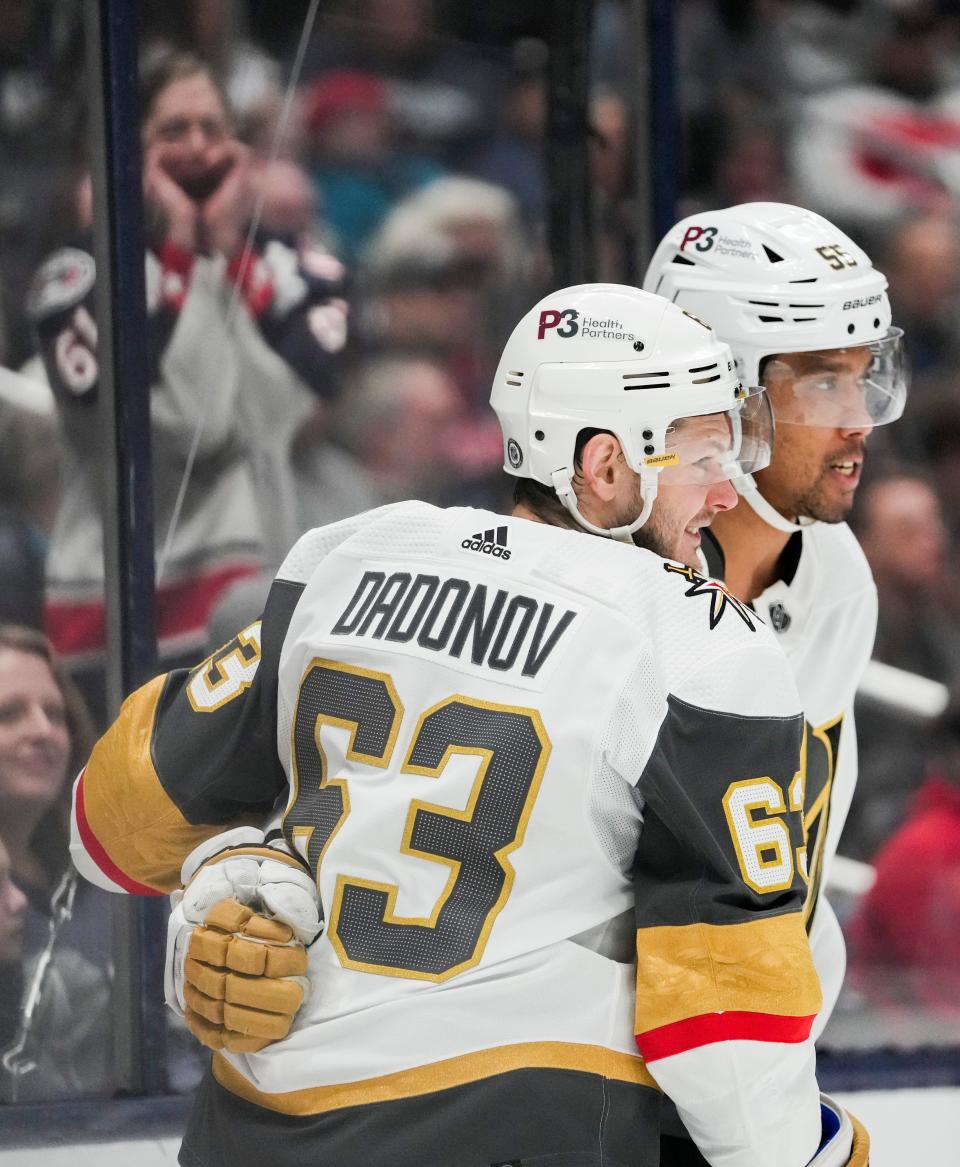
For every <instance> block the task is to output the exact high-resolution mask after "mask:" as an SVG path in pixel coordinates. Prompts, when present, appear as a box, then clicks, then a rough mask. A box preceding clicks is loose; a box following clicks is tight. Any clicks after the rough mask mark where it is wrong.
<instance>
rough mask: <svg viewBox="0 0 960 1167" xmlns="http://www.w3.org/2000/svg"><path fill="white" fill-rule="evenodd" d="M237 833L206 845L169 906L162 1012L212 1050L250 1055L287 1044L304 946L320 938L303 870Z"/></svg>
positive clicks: (258, 835) (303, 984) (300, 989)
mask: <svg viewBox="0 0 960 1167" xmlns="http://www.w3.org/2000/svg"><path fill="white" fill-rule="evenodd" d="M263 839H264V836H263V832H262V831H258V830H256V829H254V828H251V827H239V828H236V829H235V830H232V831H225V832H224V833H223V834H221V835H217V836H215V837H214V838H213V839H208V840H207V841H206V842H205V843H203V844H201V845H200V846H199V847H197V848H196V849H195V850H194V851H193V852H191V854H190V855H189V856H188V857H187V859H186V861H185V862H184V865H183V870H182V873H181V875H182V878H183V881H184V885H185V886H184V888H183V890H182V891H180V892H174V895H173V896H172V897H171V899H172V902H173V911H172V912H171V915H170V923H169V925H168V929H167V960H166V967H165V970H164V989H165V996H166V1000H167V1003H168V1004H169V1005H170V1007H171V1008H172V1009H173V1010H174V1011H175V1012H176V1013H178V1014H180V1016H182V1017H183V1018H184V1020H185V1021H186V1024H187V1026H188V1028H189V1029H190V1031H191V1032H192V1033H193V1034H194V1036H195V1037H197V1038H198V1039H199V1040H200V1041H201V1042H202V1043H203V1044H204V1045H206V1046H208V1047H209V1048H211V1049H226V1050H230V1051H232V1052H234V1053H254V1052H256V1051H257V1050H259V1049H263V1047H264V1046H266V1045H269V1044H270V1043H271V1042H274V1041H278V1040H280V1039H281V1038H283V1037H286V1035H287V1033H288V1032H289V1031H290V1027H291V1025H292V1024H293V1020H294V1017H295V1016H296V1014H297V1011H298V1009H299V1008H300V1006H301V1005H302V1004H303V1001H304V1000H305V999H306V996H307V994H308V992H309V985H310V982H309V980H308V977H307V968H308V961H307V952H306V946H307V945H308V944H311V943H312V942H313V941H314V940H315V939H316V938H317V936H319V935H320V932H321V931H322V922H321V918H320V903H319V898H318V896H317V892H316V888H315V886H314V882H313V880H312V879H311V878H310V876H309V875H308V874H307V872H306V871H305V870H304V867H303V865H302V864H301V863H300V862H299V861H298V860H297V859H295V858H294V857H293V856H292V855H290V854H288V853H286V852H285V851H283V850H277V849H274V848H271V847H267V846H264V842H263Z"/></svg>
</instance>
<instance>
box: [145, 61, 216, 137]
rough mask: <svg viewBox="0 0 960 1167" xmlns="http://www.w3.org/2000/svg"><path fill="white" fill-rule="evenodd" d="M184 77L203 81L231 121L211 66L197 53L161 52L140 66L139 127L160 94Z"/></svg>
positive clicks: (214, 70) (214, 71)
mask: <svg viewBox="0 0 960 1167" xmlns="http://www.w3.org/2000/svg"><path fill="white" fill-rule="evenodd" d="M188 77H206V78H208V79H209V81H210V82H211V84H212V85H213V86H214V87H215V88H216V90H217V92H218V93H219V94H220V100H221V101H222V102H223V108H224V110H225V111H226V113H227V116H228V118H229V117H231V116H232V115H231V111H230V103H229V101H228V100H227V93H226V90H225V89H224V86H223V81H222V80H221V78H220V76H219V74H218V73H217V71H216V69H215V68H214V67H213V65H212V64H211V63H210V62H209V61H206V60H204V58H203V57H201V56H199V55H198V54H197V53H185V52H177V51H165V52H161V53H160V54H158V55H156V56H151V57H149V58H148V60H147V61H146V62H145V63H144V65H143V66H142V69H141V73H140V125H141V126H142V125H143V124H144V123H145V122H146V120H147V118H148V117H149V116H150V114H151V112H152V110H153V106H154V103H155V102H156V100H157V98H158V97H159V96H160V94H161V93H163V91H164V90H165V89H166V88H167V87H168V86H170V85H172V84H173V83H174V81H183V80H185V79H186V78H188Z"/></svg>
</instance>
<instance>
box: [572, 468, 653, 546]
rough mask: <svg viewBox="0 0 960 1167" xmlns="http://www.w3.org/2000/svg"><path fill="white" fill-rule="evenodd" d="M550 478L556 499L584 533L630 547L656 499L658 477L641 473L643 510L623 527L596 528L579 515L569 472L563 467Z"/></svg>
mask: <svg viewBox="0 0 960 1167" xmlns="http://www.w3.org/2000/svg"><path fill="white" fill-rule="evenodd" d="M550 477H551V479H552V481H553V489H554V490H555V491H556V493H557V498H559V499H560V501H561V502H562V503H563V505H564V506H565V507H566V508H567V510H568V511H569V512H570V514H571V515H572V516H573V518H574V519H575V520H576V522H577V523H578V524H579V525H580V526H581V527H582V528H583V529H584V530H585V531H589V532H590V533H591V535H602V536H603V537H604V538H605V539H616V540H617V541H618V542H619V543H629V544H630V546H631V547H632V546H633V539H632V535H633V532H634V531H639V530H640V528H641V527H642V526H643V524H644V523H645V522H646V521H647V519H649V518H650V512H651V511H652V510H653V504H654V500H655V499H656V497H657V480H658V475H657V474H643V473H641V475H640V489H641V491H642V493H643V510H642V511H641V512H640V514H639V515H637V517H636V518H635V519H634V520H633V522H632V523H630V524H628V525H627V526H625V527H597V526H595V525H594V524H593V523H591V522H590V520H589V519H586V518H584V517H583V515H582V514H581V513H580V504H579V502H578V500H577V494H576V491H575V490H574V489H573V481H572V479H571V477H570V471H569V470H568V469H567V468H566V467H564V468H563V469H562V470H554V471H553V473H552V474H551V475H550Z"/></svg>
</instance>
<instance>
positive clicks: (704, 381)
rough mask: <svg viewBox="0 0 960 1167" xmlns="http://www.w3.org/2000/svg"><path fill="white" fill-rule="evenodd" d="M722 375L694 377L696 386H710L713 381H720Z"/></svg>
mask: <svg viewBox="0 0 960 1167" xmlns="http://www.w3.org/2000/svg"><path fill="white" fill-rule="evenodd" d="M719 380H720V374H719V373H714V374H713V376H712V377H694V379H693V383H694V385H709V384H710V382H711V381H719Z"/></svg>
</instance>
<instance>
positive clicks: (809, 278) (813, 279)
mask: <svg viewBox="0 0 960 1167" xmlns="http://www.w3.org/2000/svg"><path fill="white" fill-rule="evenodd" d="M819 278H820V277H819V276H807V278H806V279H805V280H790V283H791V284H815V283H816V282H817V280H818V279H819Z"/></svg>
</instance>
